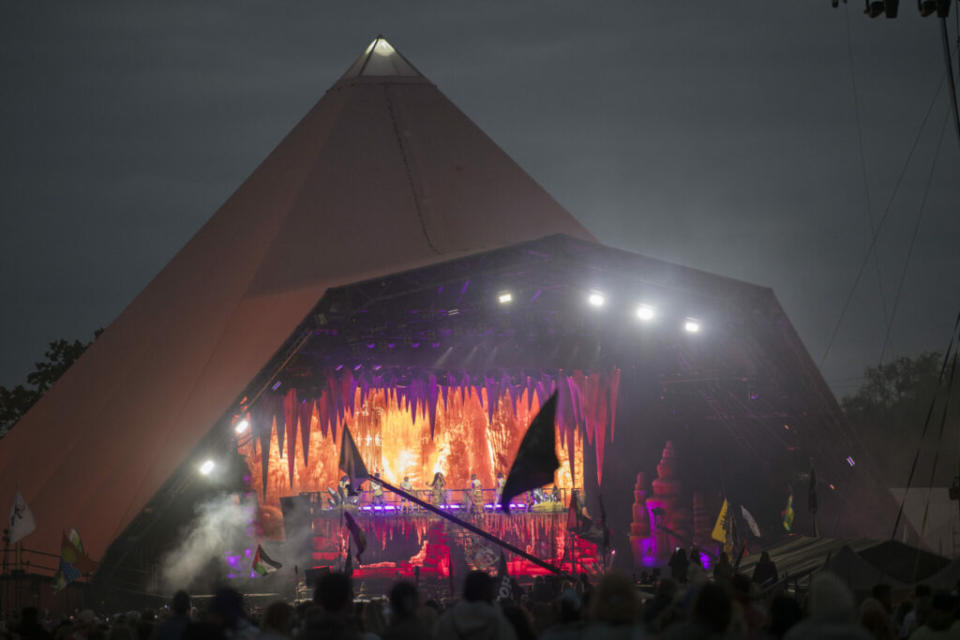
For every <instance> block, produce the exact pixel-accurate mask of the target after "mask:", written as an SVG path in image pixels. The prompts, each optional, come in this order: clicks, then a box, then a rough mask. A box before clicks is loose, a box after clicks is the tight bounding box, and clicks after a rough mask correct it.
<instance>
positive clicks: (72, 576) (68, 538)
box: [53, 529, 97, 592]
mask: <svg viewBox="0 0 960 640" xmlns="http://www.w3.org/2000/svg"><path fill="white" fill-rule="evenodd" d="M96 568H97V563H95V562H94V561H93V560H91V559H90V558H89V557H87V553H86V551H84V550H83V542H81V540H80V534H79V533H78V532H77V530H76V529H70V531H65V532H64V533H63V540H62V541H61V543H60V566H59V567H58V569H57V574H56V575H55V576H53V590H54V591H55V592H56V591H60V590H61V589H63V588H64V587H66V586H67V585H68V584H70V583H71V582H73V581H74V580H76V579H77V578H80V577H81V576H83V575H86V574H89V573H92V572H93V570H94V569H96Z"/></svg>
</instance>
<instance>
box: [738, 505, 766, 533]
mask: <svg viewBox="0 0 960 640" xmlns="http://www.w3.org/2000/svg"><path fill="white" fill-rule="evenodd" d="M740 515H742V516H743V519H744V520H746V522H747V526H748V527H750V533H752V534H753V535H755V536H756V537H758V538H761V537H763V536H761V535H760V527H759V526H758V525H757V520H756V518H754V517H753V514H752V513H750V512H749V511H747V508H746V507H745V506H743V505H740Z"/></svg>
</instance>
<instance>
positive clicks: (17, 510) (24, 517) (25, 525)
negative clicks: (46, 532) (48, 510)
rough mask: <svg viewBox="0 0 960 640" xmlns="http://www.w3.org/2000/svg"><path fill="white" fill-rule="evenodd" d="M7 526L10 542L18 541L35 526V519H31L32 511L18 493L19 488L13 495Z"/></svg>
mask: <svg viewBox="0 0 960 640" xmlns="http://www.w3.org/2000/svg"><path fill="white" fill-rule="evenodd" d="M7 528H8V535H9V536H10V544H16V543H17V542H20V540H22V539H23V538H25V537H27V536H28V535H29V534H30V533H32V532H33V530H34V529H36V528H37V521H36V520H34V519H33V512H31V511H30V507H28V506H27V501H26V500H24V499H23V496H22V495H20V489H17V495H15V496H14V497H13V506H12V507H10V522H9V523H8V525H7Z"/></svg>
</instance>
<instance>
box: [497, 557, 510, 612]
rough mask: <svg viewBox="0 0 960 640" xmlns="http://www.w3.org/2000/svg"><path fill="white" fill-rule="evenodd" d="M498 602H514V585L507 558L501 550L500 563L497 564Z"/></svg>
mask: <svg viewBox="0 0 960 640" xmlns="http://www.w3.org/2000/svg"><path fill="white" fill-rule="evenodd" d="M497 600H500V601H501V602H509V601H511V600H513V584H512V583H511V582H510V574H509V573H508V571H507V556H505V555H504V553H503V550H502V549H501V550H500V562H499V564H497Z"/></svg>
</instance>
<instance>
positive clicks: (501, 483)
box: [495, 471, 507, 504]
mask: <svg viewBox="0 0 960 640" xmlns="http://www.w3.org/2000/svg"><path fill="white" fill-rule="evenodd" d="M506 485H507V479H506V477H504V475H503V472H502V471H498V472H497V499H496V500H495V503H496V504H500V496H502V495H503V488H504V487H505V486H506Z"/></svg>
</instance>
